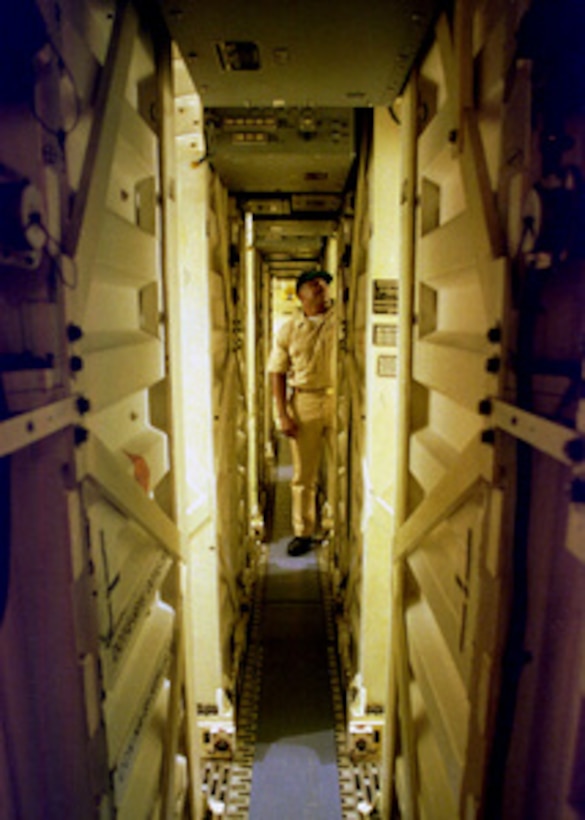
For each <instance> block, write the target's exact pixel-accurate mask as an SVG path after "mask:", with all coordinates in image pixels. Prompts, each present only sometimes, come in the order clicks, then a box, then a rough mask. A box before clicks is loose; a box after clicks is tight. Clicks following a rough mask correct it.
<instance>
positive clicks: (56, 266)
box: [29, 218, 79, 290]
mask: <svg viewBox="0 0 585 820" xmlns="http://www.w3.org/2000/svg"><path fill="white" fill-rule="evenodd" d="M33 222H34V224H35V225H38V226H39V228H40V229H41V230H42V232H43V233H44V234H45V236H46V238H47V248H46V250H47V254H48V256H49V258H50V259H51V261H52V263H53V270H54V271H55V273H56V274H57V276H58V278H59V280H60V281H61V283H62V285H63V286H64V287H66V288H69V290H75V289H76V288H77V284H78V282H79V272H78V269H77V263H76V262H75V259H74V258H73V257H72V256H70V255H69V254H68V253H67V252H66V251H65V248H64V247H63V245H62V244H61V242H59V240H58V239H56V238H55V237H54V236H53V235H52V234H51V233H50V232H49V231H48V230H47V228H46V227H45V225H43V223H42V221H41V219H40V218H37V219H35V220H32V219H31V221H30V223H29V224H33ZM51 244H52V245H53V246H54V248H55V249H56V250H55V251H54V252H53V253H52V252H51V250H50V245H51ZM59 255H62V256H64V257H65V258H66V259H69V260H70V261H71V265H72V267H73V280H72V281H71V282H69V281H68V280H67V278H66V276H65V274H64V273H63V266H62V265H61V263H60V262H59V261H58V259H57V257H58V256H59Z"/></svg>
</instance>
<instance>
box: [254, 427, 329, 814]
mask: <svg viewBox="0 0 585 820" xmlns="http://www.w3.org/2000/svg"><path fill="white" fill-rule="evenodd" d="M285 444H286V443H285ZM287 451H288V447H286V446H282V447H281V453H280V463H279V465H278V468H277V475H276V486H275V495H274V511H273V520H272V527H271V529H272V532H271V541H270V548H269V555H268V564H267V569H266V577H265V586H264V596H263V602H262V613H261V627H260V641H261V645H262V657H263V661H262V675H261V681H260V708H259V713H258V726H257V732H256V744H255V751H254V763H253V770H252V790H251V797H250V814H249V816H250V820H275V818H278V819H279V820H302V818H306V820H339V818H341V817H342V809H341V799H340V792H339V773H338V769H337V752H336V739H335V718H334V714H333V705H332V699H331V683H330V680H329V670H328V654H327V634H326V629H325V616H324V612H323V602H322V600H321V586H320V581H319V567H318V563H317V557H316V554H315V552H314V551H313V552H311V553H309V554H307V555H305V556H301V557H297V558H291V557H290V556H289V555H288V554H287V552H286V546H287V544H288V541H289V540H290V538H291V537H292V533H291V524H290V486H289V485H290V478H291V467H290V464H289V463H288V462H289V459H288V452H287Z"/></svg>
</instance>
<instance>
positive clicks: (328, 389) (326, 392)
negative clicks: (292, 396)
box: [294, 387, 333, 396]
mask: <svg viewBox="0 0 585 820" xmlns="http://www.w3.org/2000/svg"><path fill="white" fill-rule="evenodd" d="M294 390H295V393H323V394H324V395H325V396H332V395H333V388H332V387H295V389H294Z"/></svg>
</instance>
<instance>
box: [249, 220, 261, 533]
mask: <svg viewBox="0 0 585 820" xmlns="http://www.w3.org/2000/svg"><path fill="white" fill-rule="evenodd" d="M245 234H246V236H245V241H246V251H245V277H246V405H247V412H248V515H249V517H248V522H249V533H250V534H252V533H253V532H254V530H255V529H257V528H258V526H259V524H260V520H259V519H260V509H259V506H258V453H257V451H258V431H257V429H256V425H257V423H258V407H257V401H258V389H257V381H258V376H257V372H256V337H257V332H256V322H257V316H256V264H255V256H256V251H255V249H254V217H253V214H252V213H251V212H249V211H248V212H247V213H246V216H245Z"/></svg>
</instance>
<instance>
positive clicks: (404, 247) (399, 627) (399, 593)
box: [382, 72, 418, 817]
mask: <svg viewBox="0 0 585 820" xmlns="http://www.w3.org/2000/svg"><path fill="white" fill-rule="evenodd" d="M417 81H418V76H417V74H416V73H414V72H413V74H412V75H411V78H410V82H409V84H408V86H407V88H406V91H405V94H404V100H403V108H402V118H401V120H402V128H403V134H402V177H403V186H404V187H403V201H402V203H401V236H400V244H401V253H400V257H401V258H400V267H401V276H400V312H399V326H398V327H399V329H398V338H399V349H398V407H397V430H398V440H397V445H396V468H395V469H396V485H395V486H396V498H395V504H394V506H395V511H396V517H395V527H394V533H395V538H396V534H397V533H398V531H399V529H400V527H401V525H402V524H403V523H404V521H405V520H406V514H407V493H408V453H409V440H410V415H411V378H412V323H413V307H414V264H415V216H416V211H415V195H416V173H417V166H416V147H417V143H416V139H417V136H416V135H417ZM393 549H395V547H394V548H393ZM392 571H393V572H394V573H395V575H394V579H393V581H394V582H393V583H392V584H391V589H392V590H393V595H394V596H395V599H394V601H393V606H392V623H391V626H390V638H389V639H390V647H389V652H388V656H389V657H390V669H389V674H388V694H387V697H386V704H387V707H386V721H385V726H384V749H383V755H382V809H383V816H385V817H389V816H390V813H391V809H392V805H393V802H394V777H395V767H394V762H395V754H396V746H397V720H398V702H397V701H398V694H399V693H398V690H399V688H400V689H401V690H402V692H401V694H402V697H403V698H404V697H407V696H408V691H404V680H403V681H402V683H403V686H401V687H399V680H400V672H399V670H398V668H397V664H398V663H401V664H407V663H408V658H406V657H398V654H397V651H396V650H397V638H400V637H401V636H402V638H403V640H401V641H398V643H399V644H400V650H401V651H402V652H407V644H406V639H405V638H406V634H405V629H404V623H403V622H402V623H397V619H400V620H401V621H403V618H404V609H403V586H404V566H403V564H401V565H399V566H398V567H395V565H394V564H393V567H392ZM407 707H408V704H405V703H401V708H400V717H401V724H402V729H403V732H404V730H405V729H406V735H407V736H409V737H411V736H412V733H411V732H410V730H409V725H408V724H409V723H411V721H410V720H409V718H410V715H409V710H408V708H407ZM405 724H406V725H405ZM408 771H409V774H410V777H409V780H410V783H409V784H408V785H407V788H409V791H410V792H411V795H413V792H414V784H415V782H416V778H415V776H414V770H413V766H408ZM413 796H414V795H413ZM416 805H417V803H416V800H415V801H414V806H413V810H414V811H416Z"/></svg>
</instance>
